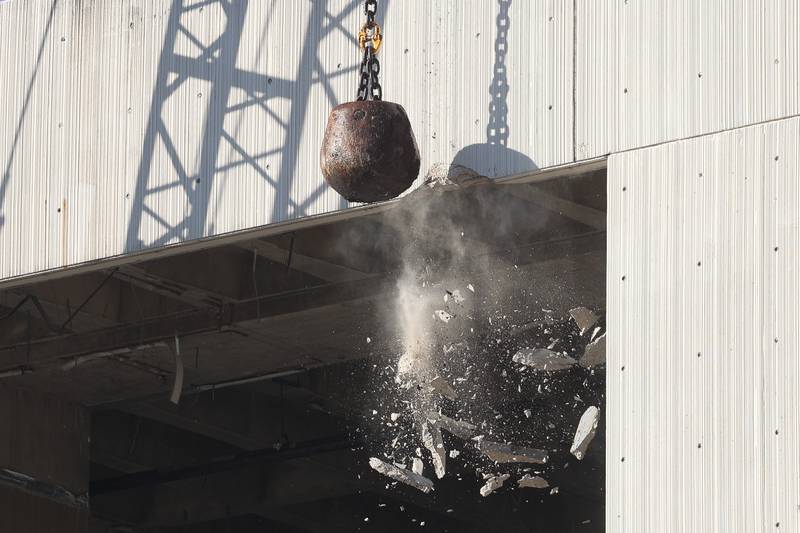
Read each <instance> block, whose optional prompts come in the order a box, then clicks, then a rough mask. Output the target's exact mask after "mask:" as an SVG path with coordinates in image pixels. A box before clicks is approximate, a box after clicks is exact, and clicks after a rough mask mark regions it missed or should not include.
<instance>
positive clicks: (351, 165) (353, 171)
mask: <svg viewBox="0 0 800 533" xmlns="http://www.w3.org/2000/svg"><path fill="white" fill-rule="evenodd" d="M377 13H378V0H366V2H365V5H364V14H365V16H366V22H365V23H364V25H363V26H362V27H361V31H360V32H359V34H358V45H359V48H360V49H361V51H362V53H363V56H362V61H361V68H360V69H359V85H358V92H357V100H356V101H355V102H350V103H347V104H341V105H339V106H336V107H335V108H334V109H333V111H331V114H330V116H329V117H328V125H327V127H326V129H325V136H324V138H323V141H322V149H321V153H320V156H321V157H320V160H321V161H320V163H321V164H320V166H321V168H322V174H323V176H324V177H325V181H327V182H328V184H329V185H330V186H331V187H332V188H333V189H334V190H336V192H338V193H339V194H340V195H342V196H343V197H344V198H345V199H347V200H348V201H350V202H367V203H369V202H379V201H382V200H389V199H391V198H395V197H397V196H398V195H400V194H401V193H402V192H403V191H405V190H406V189H408V188H409V187H410V186H411V184H412V183H414V180H416V179H417V176H418V175H419V168H420V156H419V149H418V148H417V142H416V139H415V138H414V132H413V131H412V129H411V122H410V121H409V120H408V115H406V112H405V109H403V107H402V106H401V105H399V104H395V103H392V102H384V101H383V88H382V87H381V84H380V81H379V74H380V72H381V65H380V62H379V61H378V57H377V56H378V52H379V51H380V49H381V46H382V45H383V32H382V29H381V27H380V25H379V24H378V23H377V22H376V21H375V19H376V17H377Z"/></svg>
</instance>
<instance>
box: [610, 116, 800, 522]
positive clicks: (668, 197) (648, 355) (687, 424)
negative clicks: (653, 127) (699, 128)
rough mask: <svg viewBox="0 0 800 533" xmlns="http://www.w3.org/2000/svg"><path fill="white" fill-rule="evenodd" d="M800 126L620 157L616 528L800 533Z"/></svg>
mask: <svg viewBox="0 0 800 533" xmlns="http://www.w3.org/2000/svg"><path fill="white" fill-rule="evenodd" d="M798 147H800V119H798V118H794V119H789V120H784V121H779V122H773V123H770V124H765V125H759V126H753V127H749V128H744V129H738V130H734V131H729V132H725V133H720V134H715V135H711V136H705V137H700V138H695V139H691V140H685V141H680V142H675V143H670V144H665V145H661V146H657V147H652V148H647V149H642V150H637V151H631V152H628V153H624V154H618V155H613V156H612V157H611V158H610V161H609V173H608V195H609V225H608V227H609V236H608V237H609V240H608V246H609V250H608V261H609V263H608V284H607V287H608V310H607V312H608V328H609V335H608V337H609V351H608V385H607V386H608V395H607V397H608V416H607V439H608V441H607V493H606V496H607V530H608V531H613V532H615V533H618V532H619V533H622V532H628V533H641V532H643V531H647V532H648V533H657V532H663V533H674V532H677V531H687V532H689V531H698V532H699V531H702V532H718V533H731V532H741V533H752V532H756V531H763V532H767V531H792V532H796V531H800V455H798V450H800V417H798V416H797V407H798V405H800V357H798V350H799V349H800V341H798V331H800V314H798V312H797V306H798V300H800V277H799V276H800V181H799V180H798V176H800V153H798V152H799V151H800V150H798Z"/></svg>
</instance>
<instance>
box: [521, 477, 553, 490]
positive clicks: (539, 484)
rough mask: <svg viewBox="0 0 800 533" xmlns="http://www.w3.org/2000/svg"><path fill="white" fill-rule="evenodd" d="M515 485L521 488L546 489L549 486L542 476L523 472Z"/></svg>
mask: <svg viewBox="0 0 800 533" xmlns="http://www.w3.org/2000/svg"><path fill="white" fill-rule="evenodd" d="M517 485H518V486H519V488H521V489H546V488H547V487H549V486H550V483H548V482H547V480H546V479H544V478H543V477H539V476H532V475H530V474H525V475H524V476H522V477H521V478H520V479H519V481H518V482H517Z"/></svg>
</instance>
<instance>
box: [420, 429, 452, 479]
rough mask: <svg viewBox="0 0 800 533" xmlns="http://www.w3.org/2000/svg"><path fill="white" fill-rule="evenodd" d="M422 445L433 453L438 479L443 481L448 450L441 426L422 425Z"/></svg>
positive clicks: (432, 457) (434, 467)
mask: <svg viewBox="0 0 800 533" xmlns="http://www.w3.org/2000/svg"><path fill="white" fill-rule="evenodd" d="M422 444H423V445H424V446H425V448H427V450H428V451H429V452H430V453H431V460H432V461H433V470H434V471H435V472H436V477H438V478H439V479H442V478H443V477H444V474H445V470H446V466H447V450H445V449H444V441H443V440H442V430H441V429H439V426H437V425H436V424H431V423H429V422H423V423H422Z"/></svg>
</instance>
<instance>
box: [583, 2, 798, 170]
mask: <svg viewBox="0 0 800 533" xmlns="http://www.w3.org/2000/svg"><path fill="white" fill-rule="evenodd" d="M577 20H578V22H577V35H578V38H577V45H576V57H577V77H576V82H575V85H576V88H577V99H576V100H577V108H576V109H577V110H576V116H577V120H576V152H577V155H578V159H581V158H586V157H596V156H599V155H604V154H608V153H613V152H619V151H622V150H628V149H631V148H638V147H643V146H647V145H652V144H657V143H661V142H665V141H670V140H677V139H682V138H686V137H691V136H695V135H700V134H706V133H711V132H716V131H722V130H726V129H731V128H736V127H741V126H745V125H748V124H755V123H758V122H764V121H767V120H774V119H778V118H785V117H789V116H792V115H797V114H800V39H798V38H797V36H798V35H800V2H798V1H797V0H702V1H698V0H577Z"/></svg>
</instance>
